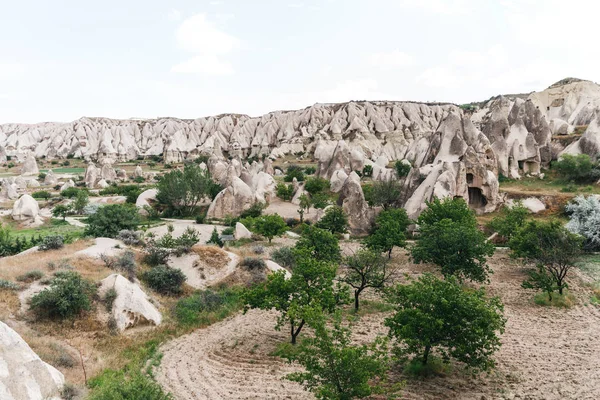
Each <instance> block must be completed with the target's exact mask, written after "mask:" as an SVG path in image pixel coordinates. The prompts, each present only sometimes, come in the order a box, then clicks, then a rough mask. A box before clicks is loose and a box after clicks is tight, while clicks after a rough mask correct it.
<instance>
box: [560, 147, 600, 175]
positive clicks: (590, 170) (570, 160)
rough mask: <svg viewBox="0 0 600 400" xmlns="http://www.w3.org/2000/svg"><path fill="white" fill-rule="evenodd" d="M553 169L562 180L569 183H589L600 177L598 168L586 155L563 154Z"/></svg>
mask: <svg viewBox="0 0 600 400" xmlns="http://www.w3.org/2000/svg"><path fill="white" fill-rule="evenodd" d="M553 167H554V169H555V170H556V172H557V173H558V174H559V175H560V176H561V177H562V178H564V179H566V180H569V181H576V182H591V181H596V180H598V178H599V177H600V170H599V169H598V166H597V165H595V164H594V162H592V159H591V158H590V156H588V155H587V154H577V155H572V154H564V155H562V156H561V158H560V160H558V161H556V162H555V163H554V165H553Z"/></svg>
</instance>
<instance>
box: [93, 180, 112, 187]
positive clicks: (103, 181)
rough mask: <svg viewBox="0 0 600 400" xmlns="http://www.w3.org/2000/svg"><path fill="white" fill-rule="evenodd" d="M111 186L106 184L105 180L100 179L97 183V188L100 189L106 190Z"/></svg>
mask: <svg viewBox="0 0 600 400" xmlns="http://www.w3.org/2000/svg"><path fill="white" fill-rule="evenodd" d="M109 186H110V185H109V184H108V182H106V181H105V180H104V179H100V180H99V181H98V183H96V187H97V188H100V189H106V188H107V187H109Z"/></svg>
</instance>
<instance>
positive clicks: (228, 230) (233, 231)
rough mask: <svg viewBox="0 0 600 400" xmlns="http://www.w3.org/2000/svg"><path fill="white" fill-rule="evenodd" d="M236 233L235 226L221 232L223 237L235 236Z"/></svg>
mask: <svg viewBox="0 0 600 400" xmlns="http://www.w3.org/2000/svg"><path fill="white" fill-rule="evenodd" d="M234 233H235V228H234V227H233V226H228V227H227V228H225V229H223V231H222V232H221V234H222V235H233V234H234Z"/></svg>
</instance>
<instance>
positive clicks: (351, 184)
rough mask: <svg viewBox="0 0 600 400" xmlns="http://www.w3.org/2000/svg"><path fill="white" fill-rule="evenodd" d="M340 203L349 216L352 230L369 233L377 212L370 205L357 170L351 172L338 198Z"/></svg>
mask: <svg viewBox="0 0 600 400" xmlns="http://www.w3.org/2000/svg"><path fill="white" fill-rule="evenodd" d="M338 205H340V206H342V208H343V210H344V212H345V213H346V215H347V216H348V225H350V230H352V231H353V232H355V233H367V232H368V231H369V229H370V228H371V225H372V224H373V220H374V217H375V212H374V210H373V209H372V208H370V207H369V205H368V204H367V201H366V200H365V195H364V193H363V191H362V187H361V185H360V177H359V176H358V175H357V174H356V172H354V171H353V172H352V173H350V175H349V176H348V178H346V181H345V182H344V185H343V187H342V190H341V191H340V196H339V198H338Z"/></svg>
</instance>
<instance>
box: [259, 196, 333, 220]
mask: <svg viewBox="0 0 600 400" xmlns="http://www.w3.org/2000/svg"><path fill="white" fill-rule="evenodd" d="M298 208H300V207H299V206H298V205H296V204H292V203H290V202H289V201H282V200H280V199H278V198H275V199H273V200H272V201H271V202H270V203H269V206H268V207H267V208H266V209H265V211H264V214H279V215H280V216H281V217H282V218H284V219H287V218H294V219H300V214H298ZM322 214H323V211H322V210H317V209H316V208H311V209H310V210H309V212H307V213H304V219H306V220H310V221H316V220H317V219H318V218H319V217H320V216H321V215H322Z"/></svg>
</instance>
